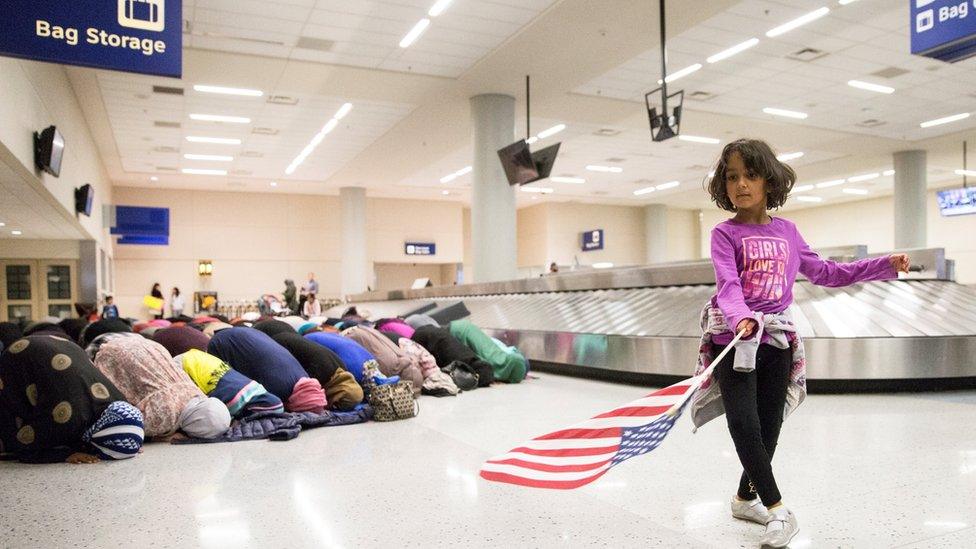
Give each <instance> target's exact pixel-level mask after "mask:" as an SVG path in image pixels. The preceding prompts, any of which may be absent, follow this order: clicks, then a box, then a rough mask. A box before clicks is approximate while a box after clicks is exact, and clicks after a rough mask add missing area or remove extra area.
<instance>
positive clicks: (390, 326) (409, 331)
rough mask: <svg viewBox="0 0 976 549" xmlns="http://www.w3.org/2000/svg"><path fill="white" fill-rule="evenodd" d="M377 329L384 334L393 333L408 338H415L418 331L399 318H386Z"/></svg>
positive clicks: (377, 324)
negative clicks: (414, 335) (414, 334)
mask: <svg viewBox="0 0 976 549" xmlns="http://www.w3.org/2000/svg"><path fill="white" fill-rule="evenodd" d="M376 329H377V330H380V331H383V332H393V333H395V334H397V335H400V336H402V337H407V338H410V337H413V333H414V332H415V331H416V330H414V329H413V327H411V326H410V325H409V324H407V323H406V322H404V321H402V320H400V319H399V318H384V319H383V320H380V321H379V322H377V323H376Z"/></svg>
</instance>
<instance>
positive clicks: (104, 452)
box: [81, 400, 145, 459]
mask: <svg viewBox="0 0 976 549" xmlns="http://www.w3.org/2000/svg"><path fill="white" fill-rule="evenodd" d="M144 439H145V433H144V431H143V426H142V413H141V412H140V411H139V409H138V408H136V407H135V406H133V405H131V404H129V403H128V402H123V401H121V400H117V401H115V402H113V403H111V404H109V405H108V408H106V409H105V411H104V412H102V415H101V416H99V418H98V420H96V421H95V423H93V424H92V426H91V427H89V428H88V430H87V431H85V432H84V433H83V434H82V435H81V440H83V441H85V442H87V443H89V444H91V445H92V446H94V447H95V450H96V452H97V454H98V457H100V458H102V459H129V458H131V457H134V456H135V455H136V454H138V453H139V449H140V448H142V442H143V440H144Z"/></svg>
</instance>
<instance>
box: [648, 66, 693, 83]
mask: <svg viewBox="0 0 976 549" xmlns="http://www.w3.org/2000/svg"><path fill="white" fill-rule="evenodd" d="M701 68H702V64H701V63H695V64H694V65H689V66H687V67H685V68H683V69H681V70H680V71H678V72H673V73H671V74H669V75H668V77H667V78H665V79H664V80H665V81H666V82H667V83H668V84H670V83H671V82H674V81H675V80H677V79H679V78H683V77H685V76H688V75H689V74H691V73H693V72H696V71H698V70H699V69H701ZM657 83H658V84H660V83H661V81H660V80H658V81H657Z"/></svg>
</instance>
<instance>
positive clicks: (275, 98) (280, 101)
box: [268, 95, 298, 105]
mask: <svg viewBox="0 0 976 549" xmlns="http://www.w3.org/2000/svg"><path fill="white" fill-rule="evenodd" d="M268 103H273V104H275V105H297V104H298V98H297V97H289V96H287V95H271V96H268Z"/></svg>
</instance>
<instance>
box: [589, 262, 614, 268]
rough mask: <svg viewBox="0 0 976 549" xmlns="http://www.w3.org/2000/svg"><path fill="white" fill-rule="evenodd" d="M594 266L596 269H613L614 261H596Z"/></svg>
mask: <svg viewBox="0 0 976 549" xmlns="http://www.w3.org/2000/svg"><path fill="white" fill-rule="evenodd" d="M593 268H594V269H611V268H613V263H610V262H609V261H601V262H599V263H594V264H593Z"/></svg>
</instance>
